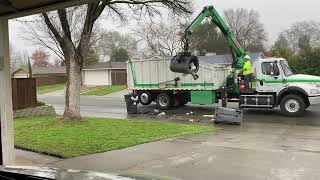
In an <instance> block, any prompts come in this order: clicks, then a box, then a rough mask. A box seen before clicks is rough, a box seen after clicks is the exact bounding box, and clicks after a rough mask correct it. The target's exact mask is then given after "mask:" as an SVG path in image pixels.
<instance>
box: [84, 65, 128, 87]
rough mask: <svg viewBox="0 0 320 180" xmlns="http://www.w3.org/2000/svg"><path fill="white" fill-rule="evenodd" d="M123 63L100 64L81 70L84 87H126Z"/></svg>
mask: <svg viewBox="0 0 320 180" xmlns="http://www.w3.org/2000/svg"><path fill="white" fill-rule="evenodd" d="M126 69H127V64H126V63H125V62H101V63H97V64H94V65H91V66H88V67H85V68H83V71H82V81H83V85H86V86H103V85H126V84H127V70H126Z"/></svg>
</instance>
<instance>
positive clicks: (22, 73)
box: [11, 68, 29, 79]
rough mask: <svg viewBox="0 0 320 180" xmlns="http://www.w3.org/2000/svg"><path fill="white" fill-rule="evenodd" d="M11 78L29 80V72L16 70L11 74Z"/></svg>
mask: <svg viewBox="0 0 320 180" xmlns="http://www.w3.org/2000/svg"><path fill="white" fill-rule="evenodd" d="M11 77H12V78H15V79H20V78H29V71H28V70H26V69H24V68H18V69H16V70H13V71H12V72H11Z"/></svg>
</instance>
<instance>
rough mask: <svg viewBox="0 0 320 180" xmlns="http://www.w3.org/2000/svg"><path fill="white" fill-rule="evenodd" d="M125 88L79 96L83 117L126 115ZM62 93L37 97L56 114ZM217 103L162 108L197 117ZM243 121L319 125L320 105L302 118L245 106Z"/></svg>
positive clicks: (146, 108)
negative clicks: (111, 92)
mask: <svg viewBox="0 0 320 180" xmlns="http://www.w3.org/2000/svg"><path fill="white" fill-rule="evenodd" d="M127 93H128V91H127V90H125V91H120V92H116V93H113V94H109V95H107V96H102V97H93V96H82V97H81V113H82V116H86V117H107V118H126V117H127V114H126V104H125V101H124V98H123V96H124V95H125V94H127ZM64 99H65V98H64V92H63V91H57V92H54V93H49V94H45V95H41V96H39V97H38V100H40V101H43V102H46V103H47V104H50V105H53V106H54V107H55V109H56V111H57V113H58V114H63V111H64ZM228 106H229V107H235V108H236V107H237V103H228ZM215 107H216V106H201V105H190V104H189V105H187V106H183V107H180V108H173V109H171V110H167V111H165V113H166V114H167V115H168V116H170V115H171V117H172V115H182V116H181V117H180V118H190V117H184V116H183V115H185V113H188V112H194V113H195V114H196V116H199V117H200V116H201V115H204V114H209V115H210V114H213V112H214V109H215ZM156 108H157V107H156V105H155V103H153V104H151V105H149V106H141V105H139V110H140V111H141V112H148V111H150V110H153V109H156ZM139 117H145V118H154V116H152V115H150V116H149V115H141V116H138V118H139ZM244 122H257V123H279V124H290V125H292V124H296V125H314V126H315V125H316V126H320V105H314V106H311V107H309V108H308V109H307V111H306V113H305V114H304V116H302V117H285V116H283V115H282V114H281V113H280V110H279V109H247V110H244Z"/></svg>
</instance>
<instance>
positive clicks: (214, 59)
mask: <svg viewBox="0 0 320 180" xmlns="http://www.w3.org/2000/svg"><path fill="white" fill-rule="evenodd" d="M249 56H250V58H251V62H252V63H253V62H254V61H256V60H258V59H261V58H263V57H264V55H263V53H260V52H259V53H251V54H250V55H249ZM198 58H199V61H202V62H206V63H210V64H232V61H233V58H232V55H231V54H225V55H208V56H198Z"/></svg>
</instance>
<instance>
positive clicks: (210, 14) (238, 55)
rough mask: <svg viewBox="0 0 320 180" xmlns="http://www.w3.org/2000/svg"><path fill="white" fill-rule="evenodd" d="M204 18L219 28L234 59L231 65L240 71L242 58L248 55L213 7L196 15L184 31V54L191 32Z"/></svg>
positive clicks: (205, 8) (206, 8)
mask: <svg viewBox="0 0 320 180" xmlns="http://www.w3.org/2000/svg"><path fill="white" fill-rule="evenodd" d="M205 18H210V19H211V20H212V22H213V23H214V24H216V26H218V27H219V29H220V30H221V32H222V33H223V34H224V36H225V37H226V38H227V40H228V42H229V44H230V48H231V52H232V55H233V58H234V61H233V63H232V66H233V68H235V69H241V68H242V67H243V64H244V56H245V55H247V54H248V52H246V51H245V50H244V49H243V48H242V47H241V45H240V43H239V41H238V40H237V39H236V37H235V35H234V34H233V33H232V32H231V30H230V28H229V27H228V26H227V25H226V23H225V22H224V20H223V19H222V18H221V16H220V15H219V13H218V12H217V10H216V9H215V8H214V7H213V6H207V7H204V9H203V11H202V12H201V13H200V14H199V15H198V17H197V18H196V19H195V20H194V21H193V22H192V23H191V25H190V26H189V27H188V28H187V29H186V31H185V35H184V43H185V47H184V50H185V52H187V51H188V49H189V39H190V36H191V35H192V33H193V32H195V31H196V29H197V28H198V27H200V25H201V23H202V21H203V20H204V19H205Z"/></svg>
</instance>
